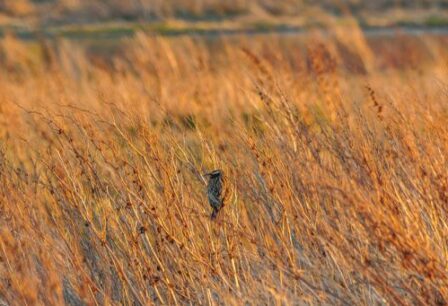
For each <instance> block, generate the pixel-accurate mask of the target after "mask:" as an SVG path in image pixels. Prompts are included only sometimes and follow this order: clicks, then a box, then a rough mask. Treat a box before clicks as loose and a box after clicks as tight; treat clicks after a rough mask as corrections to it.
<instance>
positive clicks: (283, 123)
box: [0, 30, 448, 305]
mask: <svg viewBox="0 0 448 306" xmlns="http://www.w3.org/2000/svg"><path fill="white" fill-rule="evenodd" d="M303 40H304V41H302V42H300V43H295V42H294V40H289V41H288V40H287V39H285V40H282V39H281V38H275V37H271V38H269V39H267V40H264V39H261V38H260V39H244V38H241V39H237V40H234V41H228V40H225V39H223V40H221V41H220V42H219V43H217V44H216V45H214V46H210V45H208V44H207V43H205V42H204V41H202V40H199V39H191V38H176V39H174V40H170V39H163V38H157V37H156V38H150V37H146V36H144V35H142V34H140V35H138V36H137V37H136V38H135V39H133V40H131V41H128V42H127V44H128V47H127V48H126V49H125V50H126V53H125V54H123V55H122V56H120V57H116V58H113V59H108V61H104V60H101V59H98V58H97V59H92V58H90V57H88V56H86V55H85V53H84V52H83V50H82V48H80V47H78V46H76V45H75V44H73V43H72V44H69V43H67V42H61V43H60V44H58V45H57V47H56V48H54V47H52V46H49V45H47V44H45V43H43V44H42V45H40V46H38V47H36V46H34V47H32V48H30V47H29V46H26V45H25V44H24V43H21V42H19V41H16V40H15V39H14V38H11V37H7V38H5V39H3V41H2V47H1V50H2V53H1V65H2V73H1V74H0V125H1V128H0V137H1V138H0V145H1V152H2V153H1V158H0V232H1V235H0V301H4V302H7V303H9V304H11V305H23V304H28V305H34V304H41V305H51V304H62V303H64V301H65V302H66V303H67V304H70V305H84V304H86V305H94V304H106V305H107V304H125V305H140V304H141V305H146V304H152V303H156V304H187V303H188V304H189V303H191V304H196V303H201V304H243V303H246V302H247V303H249V304H260V303H261V304H264V303H266V304H332V305H333V304H344V305H345V304H364V305H367V304H373V303H376V304H403V305H407V304H428V303H429V304H438V305H442V304H445V303H446V301H447V299H448V290H447V288H448V279H447V273H446V272H447V246H448V244H447V243H448V241H447V240H446V237H448V233H447V222H446V220H447V219H448V211H447V207H448V176H447V174H446V169H447V166H448V161H447V156H446V152H448V128H447V127H448V109H447V107H448V105H447V99H448V85H447V83H446V80H447V79H448V70H447V62H448V56H447V53H446V50H444V49H443V44H444V41H443V39H435V38H421V39H419V40H418V41H417V42H416V43H415V44H414V45H411V46H408V47H407V49H405V50H392V49H391V47H390V46H387V45H385V46H384V48H382V49H381V50H379V51H378V50H373V49H372V46H370V45H369V44H368V43H367V42H366V39H365V38H364V37H363V36H362V33H360V32H357V31H354V30H352V31H349V32H344V31H341V30H337V31H336V33H335V35H334V36H333V38H331V39H329V38H326V37H323V36H321V35H319V33H315V35H311V36H310V37H309V38H304V39H303ZM273 41H276V42H278V43H279V46H278V47H276V46H275V44H274V43H273ZM376 47H377V46H376ZM382 50H383V51H384V53H379V52H380V51H382ZM391 50H392V51H391ZM398 60H399V61H401V62H399V63H398V64H400V63H412V65H408V66H406V67H402V66H400V65H398V64H397V61H398ZM397 65H398V66H397ZM397 67H399V69H397ZM214 168H221V169H223V170H224V172H225V174H226V178H227V181H226V182H227V197H226V206H225V208H224V210H223V211H222V214H221V215H220V216H219V218H218V220H217V221H216V222H211V221H210V220H209V214H210V208H209V207H208V204H207V203H206V199H205V196H204V188H205V185H204V184H205V182H204V179H203V178H202V177H201V176H200V174H201V173H202V172H203V171H205V170H211V169H214Z"/></svg>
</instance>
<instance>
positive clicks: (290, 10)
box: [0, 0, 448, 27]
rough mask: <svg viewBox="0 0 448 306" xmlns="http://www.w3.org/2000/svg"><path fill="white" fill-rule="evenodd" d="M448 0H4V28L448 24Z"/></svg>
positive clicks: (0, 3)
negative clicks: (305, 20)
mask: <svg viewBox="0 0 448 306" xmlns="http://www.w3.org/2000/svg"><path fill="white" fill-rule="evenodd" d="M447 8H448V1H447V0H378V1H369V0H340V1H335V0H321V1H310V0H284V1H277V0H228V1H220V0H171V1H165V0H129V1H121V0H14V1H13V0H0V25H1V26H6V25H9V26H11V25H14V26H26V27H36V26H39V27H45V26H49V25H60V24H78V23H92V22H104V21H116V20H120V21H127V22H152V21H163V20H166V19H179V20H187V21H201V20H202V21H222V20H223V19H233V20H235V19H237V20H240V19H251V18H255V19H257V18H258V19H260V18H261V19H268V18H277V19H278V18H291V17H304V16H305V15H306V16H309V17H311V20H313V17H315V16H322V15H327V16H333V17H338V16H346V15H352V16H354V17H355V18H356V19H357V20H358V21H359V22H360V24H362V25H366V26H379V25H396V24H405V25H408V24H411V25H433V26H434V25H438V26H440V25H447V24H448V22H447V21H448V18H447V13H446V10H447Z"/></svg>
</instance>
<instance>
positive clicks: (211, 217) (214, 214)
mask: <svg viewBox="0 0 448 306" xmlns="http://www.w3.org/2000/svg"><path fill="white" fill-rule="evenodd" d="M218 213H219V209H213V212H212V215H211V216H210V219H212V220H215V219H216V216H217V215H218Z"/></svg>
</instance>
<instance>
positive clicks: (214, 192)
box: [204, 169, 224, 220]
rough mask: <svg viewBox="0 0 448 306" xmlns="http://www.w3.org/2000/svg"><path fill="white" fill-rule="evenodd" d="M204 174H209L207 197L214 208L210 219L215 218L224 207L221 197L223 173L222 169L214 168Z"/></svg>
mask: <svg viewBox="0 0 448 306" xmlns="http://www.w3.org/2000/svg"><path fill="white" fill-rule="evenodd" d="M204 176H206V177H207V176H208V177H209V179H208V184H207V197H208V203H209V204H210V206H211V207H212V209H213V212H212V215H211V216H210V219H212V220H214V219H215V218H216V216H217V215H218V212H219V211H220V210H221V208H222V207H223V204H224V202H223V199H222V197H221V192H222V185H223V175H222V171H221V170H219V169H218V170H213V171H212V172H209V173H205V174H204Z"/></svg>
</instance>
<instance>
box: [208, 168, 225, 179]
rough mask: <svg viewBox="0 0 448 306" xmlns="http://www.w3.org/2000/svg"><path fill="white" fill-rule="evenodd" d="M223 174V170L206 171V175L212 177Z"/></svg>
mask: <svg viewBox="0 0 448 306" xmlns="http://www.w3.org/2000/svg"><path fill="white" fill-rule="evenodd" d="M221 175H222V171H221V170H213V171H212V172H209V173H205V174H204V176H209V177H210V178H215V177H219V176H221Z"/></svg>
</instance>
